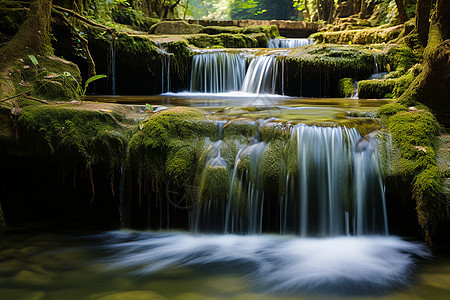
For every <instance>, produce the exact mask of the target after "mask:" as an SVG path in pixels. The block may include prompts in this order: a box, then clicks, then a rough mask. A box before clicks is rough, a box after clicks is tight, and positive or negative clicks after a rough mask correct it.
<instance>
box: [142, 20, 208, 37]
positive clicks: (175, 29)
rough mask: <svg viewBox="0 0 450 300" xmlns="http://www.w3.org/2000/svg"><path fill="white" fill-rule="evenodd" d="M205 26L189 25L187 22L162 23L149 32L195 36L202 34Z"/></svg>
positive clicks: (151, 28)
mask: <svg viewBox="0 0 450 300" xmlns="http://www.w3.org/2000/svg"><path fill="white" fill-rule="evenodd" d="M202 29H203V26H201V25H197V24H189V23H188V22H186V21H162V22H159V23H157V24H155V25H153V26H152V27H150V30H149V32H150V33H153V34H194V33H200V32H201V31H202Z"/></svg>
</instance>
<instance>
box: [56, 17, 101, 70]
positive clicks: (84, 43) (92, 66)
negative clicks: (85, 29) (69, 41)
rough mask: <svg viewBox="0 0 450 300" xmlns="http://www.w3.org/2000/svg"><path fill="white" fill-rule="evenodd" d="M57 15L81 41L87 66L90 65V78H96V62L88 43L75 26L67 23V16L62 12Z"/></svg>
mask: <svg viewBox="0 0 450 300" xmlns="http://www.w3.org/2000/svg"><path fill="white" fill-rule="evenodd" d="M57 13H58V15H59V16H60V17H61V19H62V21H63V22H64V23H66V25H67V26H69V27H70V29H72V31H73V33H74V34H75V35H76V36H77V38H78V39H79V40H80V43H81V48H82V49H83V52H84V54H85V55H86V60H87V64H88V77H92V76H95V75H96V72H95V62H94V59H93V58H92V55H91V52H90V51H89V47H88V41H87V40H86V39H85V38H84V37H82V36H81V35H80V34H79V33H78V31H77V30H76V28H75V26H74V25H73V24H70V23H69V22H68V21H67V19H66V16H64V14H63V13H61V12H57Z"/></svg>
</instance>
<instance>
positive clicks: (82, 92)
mask: <svg viewBox="0 0 450 300" xmlns="http://www.w3.org/2000/svg"><path fill="white" fill-rule="evenodd" d="M105 77H106V75H103V74H99V75H95V76H92V77H90V78H89V79H88V80H86V82H85V83H84V87H82V86H81V85H80V84H79V85H78V86H77V93H78V94H80V96H81V98H83V99H84V96H85V95H86V90H87V87H88V85H89V84H90V83H91V82H93V81H96V80H99V79H102V78H105Z"/></svg>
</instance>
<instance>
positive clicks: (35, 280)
mask: <svg viewBox="0 0 450 300" xmlns="http://www.w3.org/2000/svg"><path fill="white" fill-rule="evenodd" d="M11 282H12V283H13V284H15V285H21V286H24V285H25V286H49V285H51V284H52V278H51V277H50V276H48V275H44V274H39V273H35V272H32V271H29V270H23V271H20V272H19V273H17V274H16V275H14V277H13V278H12V279H11Z"/></svg>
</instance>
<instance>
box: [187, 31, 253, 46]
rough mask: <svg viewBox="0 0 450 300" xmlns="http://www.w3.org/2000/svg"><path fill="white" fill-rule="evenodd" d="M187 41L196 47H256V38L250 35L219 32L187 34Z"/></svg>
mask: <svg viewBox="0 0 450 300" xmlns="http://www.w3.org/2000/svg"><path fill="white" fill-rule="evenodd" d="M186 39H187V40H188V42H189V43H190V44H192V45H194V46H196V47H198V48H212V47H214V46H221V47H224V48H256V47H258V40H257V39H256V38H254V37H251V36H250V35H243V34H231V33H221V34H216V35H206V34H196V35H192V36H187V37H186Z"/></svg>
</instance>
